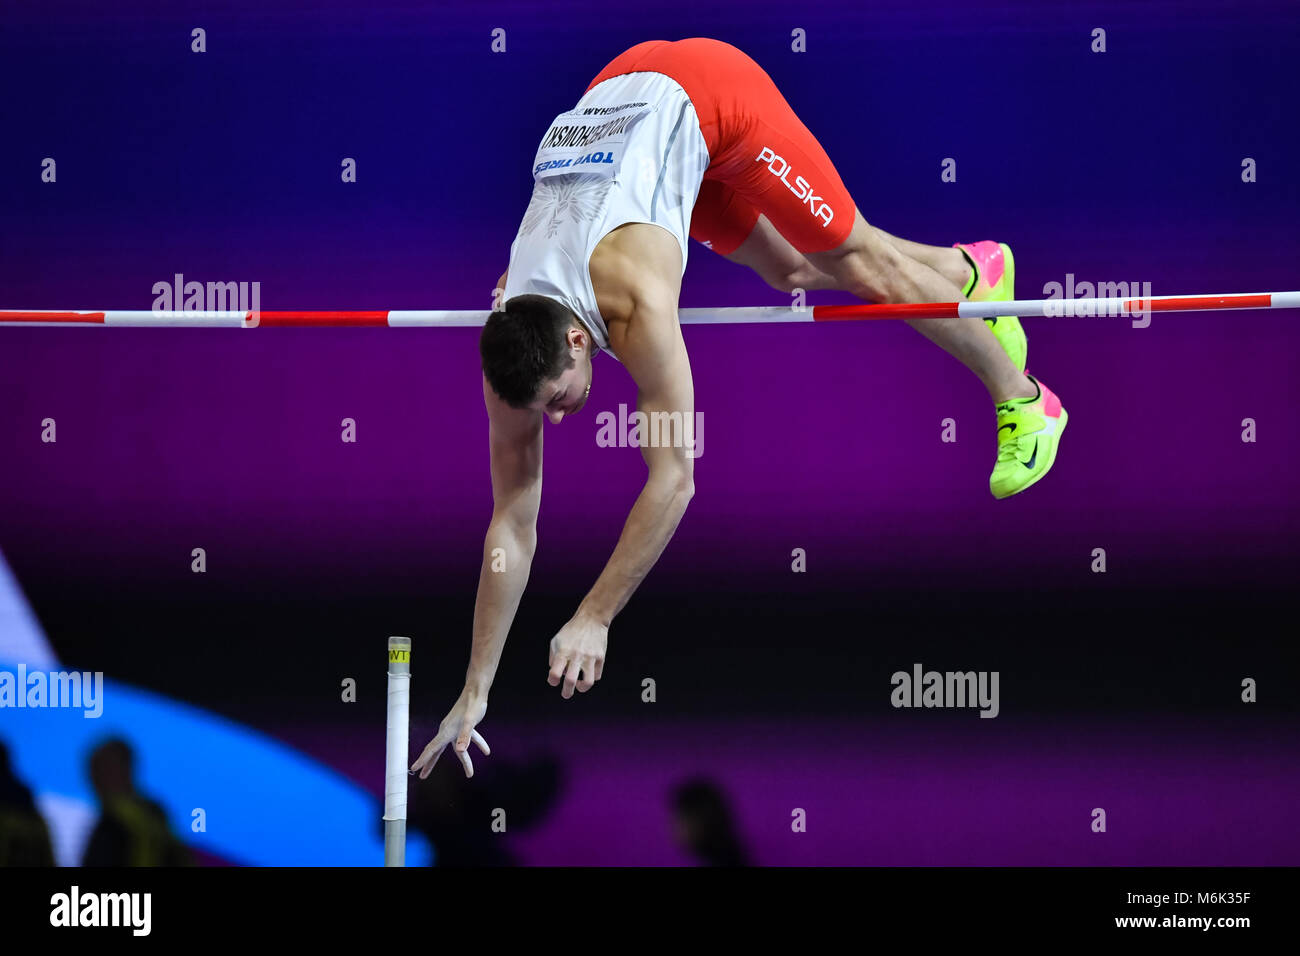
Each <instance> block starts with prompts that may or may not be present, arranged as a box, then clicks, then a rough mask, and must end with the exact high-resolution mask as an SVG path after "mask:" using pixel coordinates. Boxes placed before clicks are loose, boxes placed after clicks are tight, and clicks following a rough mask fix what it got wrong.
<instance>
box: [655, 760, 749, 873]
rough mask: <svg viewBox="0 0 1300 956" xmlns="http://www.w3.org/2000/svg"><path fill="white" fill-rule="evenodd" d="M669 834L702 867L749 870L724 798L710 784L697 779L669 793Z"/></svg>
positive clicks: (746, 857)
mask: <svg viewBox="0 0 1300 956" xmlns="http://www.w3.org/2000/svg"><path fill="white" fill-rule="evenodd" d="M672 811H673V834H674V836H675V837H676V838H677V843H678V844H679V845H680V846H681V848H682V849H683V850H685V851H686V852H687V853H689V854H691V855H692V856H693V857H695V858H696V859H697V860H699V862H700V864H701V865H702V866H749V865H750V863H749V856H748V854H747V853H746V852H745V848H744V847H742V846H741V845H740V838H739V837H738V836H737V834H736V825H735V822H734V821H733V819H732V816H731V808H730V807H729V806H728V805H727V798H726V796H725V795H724V794H723V793H722V791H721V790H720V789H719V788H718V786H717V785H716V784H714V783H713V782H712V781H711V780H707V779H704V778H702V777H701V778H697V779H694V780H690V781H687V782H686V783H683V784H681V785H679V786H678V787H677V788H676V789H674V790H673V795H672Z"/></svg>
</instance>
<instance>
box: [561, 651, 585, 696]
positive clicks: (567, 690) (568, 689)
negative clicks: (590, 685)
mask: <svg viewBox="0 0 1300 956" xmlns="http://www.w3.org/2000/svg"><path fill="white" fill-rule="evenodd" d="M581 671H582V662H581V661H580V660H579V659H578V658H577V657H574V659H573V660H572V661H570V662H569V669H568V670H567V671H565V672H564V691H563V693H562V695H561V696H563V697H564V699H565V700H568V699H569V698H570V697H572V696H573V688H574V685H576V684H577V683H578V674H579V673H581Z"/></svg>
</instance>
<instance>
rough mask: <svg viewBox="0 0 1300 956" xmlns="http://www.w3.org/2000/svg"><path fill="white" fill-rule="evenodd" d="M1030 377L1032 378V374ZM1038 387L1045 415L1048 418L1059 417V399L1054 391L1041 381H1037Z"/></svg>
mask: <svg viewBox="0 0 1300 956" xmlns="http://www.w3.org/2000/svg"><path fill="white" fill-rule="evenodd" d="M1026 374H1028V373H1026ZM1030 377H1031V378H1033V376H1030ZM1034 381H1035V382H1038V379H1036V378H1035V379H1034ZM1038 387H1039V388H1041V389H1042V390H1043V414H1044V415H1046V416H1047V417H1048V418H1060V417H1061V400H1060V399H1059V398H1057V397H1056V393H1055V392H1054V391H1052V390H1051V389H1050V388H1048V387H1047V386H1046V385H1044V384H1043V383H1042V382H1038Z"/></svg>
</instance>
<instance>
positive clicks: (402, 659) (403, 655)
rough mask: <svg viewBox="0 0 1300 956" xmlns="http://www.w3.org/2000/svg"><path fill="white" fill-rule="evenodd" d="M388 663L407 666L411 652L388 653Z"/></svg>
mask: <svg viewBox="0 0 1300 956" xmlns="http://www.w3.org/2000/svg"><path fill="white" fill-rule="evenodd" d="M388 663H390V664H409V663H411V652H410V651H389V652H388Z"/></svg>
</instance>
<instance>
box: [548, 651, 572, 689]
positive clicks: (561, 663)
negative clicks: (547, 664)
mask: <svg viewBox="0 0 1300 956" xmlns="http://www.w3.org/2000/svg"><path fill="white" fill-rule="evenodd" d="M568 666H569V659H568V658H567V657H565V656H564V654H562V653H555V654H552V655H551V672H550V673H549V674H547V675H546V682H547V683H548V684H550V685H551V686H552V687H554V686H555V685H557V684H558V683H559V682H560V681H561V680H563V679H564V669H565V668H566V667H568Z"/></svg>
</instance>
